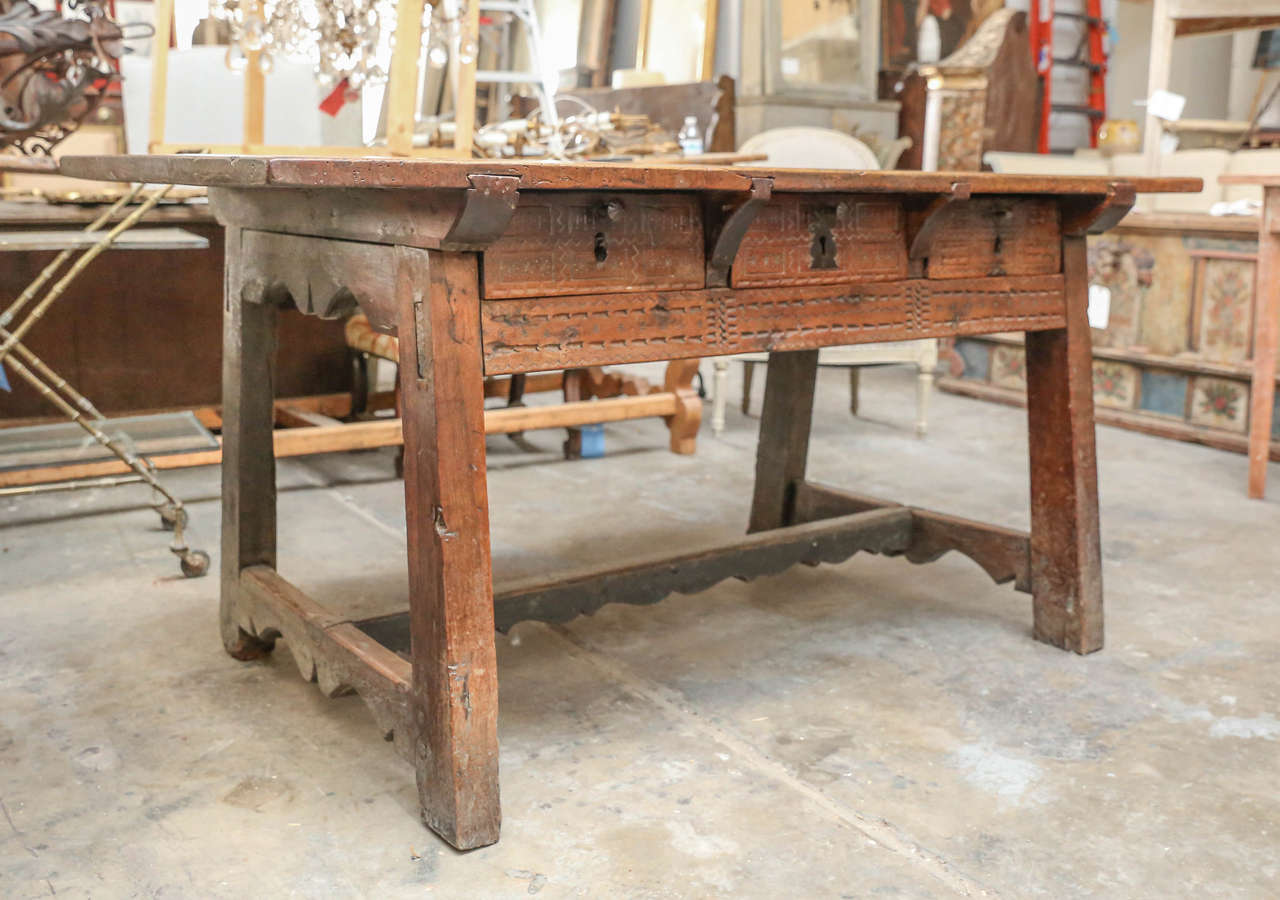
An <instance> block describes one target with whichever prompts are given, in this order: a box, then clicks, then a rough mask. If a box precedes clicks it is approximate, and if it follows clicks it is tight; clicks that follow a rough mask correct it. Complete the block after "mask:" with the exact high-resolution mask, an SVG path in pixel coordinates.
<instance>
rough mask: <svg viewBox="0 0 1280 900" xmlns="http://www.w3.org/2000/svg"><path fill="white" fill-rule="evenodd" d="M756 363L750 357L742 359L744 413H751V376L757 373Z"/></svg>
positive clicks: (746, 414)
mask: <svg viewBox="0 0 1280 900" xmlns="http://www.w3.org/2000/svg"><path fill="white" fill-rule="evenodd" d="M755 371H756V364H755V363H754V362H752V361H751V360H749V359H744V360H743V361H742V414H743V415H744V416H749V415H751V376H753V375H754V374H755Z"/></svg>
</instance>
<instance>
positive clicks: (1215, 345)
mask: <svg viewBox="0 0 1280 900" xmlns="http://www.w3.org/2000/svg"><path fill="white" fill-rule="evenodd" d="M987 158H988V160H989V161H990V162H991V163H992V164H993V165H994V166H995V167H996V170H997V171H999V172H1004V173H1009V174H1012V173H1019V172H1021V173H1028V172H1038V173H1041V174H1045V173H1048V174H1054V175H1068V174H1071V175H1093V174H1098V175H1110V176H1111V177H1125V174H1126V173H1128V172H1136V171H1141V170H1142V169H1143V168H1144V165H1145V162H1144V157H1143V156H1142V155H1141V154H1117V155H1115V156H1112V157H1106V158H1104V157H1100V156H1076V157H1044V156H1035V155H1030V154H989V155H988V157H987ZM1161 163H1162V170H1163V171H1164V172H1165V173H1178V172H1183V173H1192V172H1195V173H1199V174H1202V175H1203V176H1204V188H1203V189H1202V190H1201V191H1200V192H1199V193H1197V194H1160V195H1155V196H1144V197H1142V198H1140V200H1139V202H1138V204H1136V206H1135V209H1134V211H1133V212H1131V213H1130V214H1129V215H1128V216H1126V217H1125V218H1124V219H1123V220H1122V221H1121V222H1120V223H1119V224H1118V225H1117V226H1116V227H1115V228H1113V229H1112V230H1111V231H1109V232H1108V233H1107V234H1105V235H1100V236H1098V237H1093V238H1090V239H1089V263H1090V280H1091V283H1092V284H1094V285H1096V286H1097V287H1098V288H1099V289H1102V290H1104V291H1105V296H1106V307H1107V308H1106V311H1105V313H1104V314H1102V315H1100V316H1099V317H1098V319H1097V322H1096V324H1097V326H1098V327H1097V328H1095V329H1094V331H1093V336H1094V340H1093V344H1094V346H1093V360H1094V361H1093V366H1094V401H1095V403H1096V405H1097V418H1098V421H1100V422H1105V423H1106V424H1108V425H1116V426H1119V427H1122V428H1130V429H1134V430H1137V431H1143V432H1147V433H1149V434H1155V435H1159V436H1161V437H1168V438H1176V439H1178V440H1185V441H1192V442H1196V443H1201V444H1206V445H1208V446H1211V447H1216V448H1219V449H1223V450H1231V451H1234V452H1238V453H1245V452H1247V450H1248V446H1249V439H1248V434H1249V433H1250V431H1251V429H1253V428H1256V427H1259V426H1258V423H1259V421H1260V418H1259V416H1258V415H1257V414H1255V413H1252V412H1251V408H1252V409H1257V406H1256V405H1255V401H1254V392H1253V386H1252V384H1251V383H1252V382H1254V380H1255V377H1256V376H1255V370H1256V367H1255V363H1256V360H1257V356H1256V347H1257V340H1256V338H1255V333H1256V331H1257V328H1258V326H1259V324H1260V322H1261V319H1259V317H1258V316H1257V315H1256V313H1255V300H1254V284H1255V281H1256V279H1255V270H1256V268H1257V265H1258V233H1259V225H1260V221H1259V217H1258V216H1254V215H1247V216H1246V215H1229V216H1215V215H1210V214H1209V210H1210V209H1211V208H1213V207H1214V206H1215V205H1216V204H1220V203H1226V204H1239V203H1241V202H1242V201H1251V200H1254V199H1255V198H1256V199H1261V192H1262V188H1261V187H1259V182H1260V181H1261V180H1263V179H1261V178H1260V177H1259V176H1262V175H1266V174H1271V175H1273V176H1274V175H1275V174H1276V173H1280V151H1275V150H1240V151H1237V152H1234V153H1227V152H1226V151H1224V150H1186V151H1182V150H1180V151H1178V152H1177V153H1174V154H1170V155H1168V156H1164V157H1162V158H1161ZM1245 173H1254V174H1253V175H1247V174H1245ZM1219 176H1224V177H1219ZM956 350H957V352H958V354H959V358H958V359H956V361H955V365H954V367H953V370H952V374H953V377H946V378H942V379H940V380H939V386H940V387H941V388H942V389H943V390H947V391H955V392H958V393H963V394H968V395H970V396H976V397H981V398H983V399H989V400H997V401H1002V402H1009V403H1021V402H1023V396H1024V388H1025V379H1024V373H1023V369H1024V357H1023V352H1022V348H1021V341H1020V339H1019V338H1018V336H1016V335H982V336H968V337H965V338H963V339H962V340H959V341H957V342H956ZM1262 390H1265V388H1262ZM1272 405H1273V407H1274V405H1275V404H1274V403H1273V404H1272ZM1271 421H1272V425H1271V426H1270V429H1269V433H1270V444H1271V446H1270V451H1269V455H1270V457H1271V458H1272V459H1276V460H1280V417H1276V416H1274V415H1273V417H1272V420H1271ZM1266 430H1267V429H1265V428H1264V429H1263V431H1264V432H1265V431H1266Z"/></svg>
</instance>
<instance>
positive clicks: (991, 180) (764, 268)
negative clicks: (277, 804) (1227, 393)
mask: <svg viewBox="0 0 1280 900" xmlns="http://www.w3.org/2000/svg"><path fill="white" fill-rule="evenodd" d="M63 170H64V171H65V172H67V173H68V174H73V175H79V176H84V177H92V178H104V179H109V180H126V181H132V180H140V181H150V182H166V183H168V182H176V183H179V184H203V185H208V186H209V187H210V199H211V201H212V203H213V207H214V210H215V212H216V214H217V215H218V217H219V219H220V220H221V221H222V222H223V223H224V224H225V225H226V226H227V248H228V252H227V267H228V269H227V274H226V298H225V320H224V340H225V344H224V346H225V351H224V364H225V368H224V382H223V409H224V430H223V435H224V441H225V443H224V455H223V482H222V483H223V526H222V527H223V531H222V627H223V639H224V642H225V644H226V648H227V650H228V651H229V652H230V653H231V654H232V655H233V656H235V657H236V658H238V659H250V658H253V657H255V656H258V655H260V654H263V653H266V652H268V651H270V650H271V648H272V645H273V642H274V641H275V639H276V638H277V637H279V636H283V637H284V638H285V639H286V641H287V643H288V645H289V648H290V650H291V651H292V652H293V654H294V655H295V657H297V659H298V660H299V664H300V666H301V668H302V670H303V672H304V674H306V675H307V676H308V677H314V678H315V679H316V680H317V681H318V682H319V684H320V687H321V688H322V689H323V690H324V691H325V692H327V693H330V694H333V693H337V692H340V691H343V690H350V689H353V690H355V691H357V692H359V693H360V694H361V696H362V697H363V698H364V700H365V701H366V702H367V703H368V704H369V706H370V708H371V709H372V710H373V713H374V716H375V718H376V719H377V721H378V723H379V724H380V726H381V727H382V728H383V730H384V731H385V732H386V733H387V734H388V735H391V736H393V737H394V739H395V740H396V742H397V745H398V746H399V747H400V749H401V750H402V751H403V752H404V754H405V755H406V756H407V757H408V758H409V760H410V761H411V762H412V763H413V765H414V766H415V769H416V772H417V778H418V793H419V800H420V804H421V810H422V817H423V820H424V821H425V822H426V824H428V825H429V826H430V827H431V828H433V829H434V830H435V831H436V832H438V833H439V834H440V835H441V836H442V837H444V838H445V840H447V841H448V842H449V843H451V844H453V845H454V846H455V847H459V848H469V847H478V846H482V845H484V844H489V843H492V842H494V841H496V840H497V839H498V828H499V821H500V814H499V804H498V746H497V697H498V692H497V686H498V682H497V668H496V665H497V663H496V656H495V650H494V629H495V627H496V628H498V629H500V630H505V629H507V628H510V627H511V626H512V625H513V624H514V623H516V622H519V621H522V620H526V619H538V620H545V621H566V620H568V619H571V618H573V617H574V616H576V615H579V614H582V613H590V612H593V611H595V610H596V609H599V608H600V607H601V606H603V605H604V604H606V603H611V602H621V603H652V602H654V601H656V600H658V599H660V598H662V597H664V596H666V595H668V594H671V593H675V592H679V593H686V594H687V593H693V592H696V591H699V590H703V589H706V588H708V587H710V586H711V585H713V584H716V583H717V582H720V581H722V580H724V579H726V578H731V577H734V576H738V577H747V578H750V577H755V576H759V575H764V574H770V573H777V572H780V571H783V570H784V569H786V568H787V567H789V566H791V565H794V564H795V563H800V562H804V563H811V564H816V563H820V562H827V563H834V562H839V561H842V560H845V559H848V558H849V557H850V556H852V555H853V554H854V553H856V552H858V551H866V552H873V553H885V554H890V555H901V556H905V557H906V558H907V559H908V560H910V561H912V562H917V563H921V562H928V561H930V560H933V559H936V558H937V557H939V556H941V555H942V554H943V553H946V552H947V551H949V550H958V551H959V552H961V553H964V554H966V555H968V556H970V557H972V558H973V559H974V560H975V561H977V563H978V564H979V565H980V566H982V568H983V569H984V570H986V571H987V573H988V574H990V575H991V576H992V577H993V578H994V579H995V580H996V581H997V582H1000V583H1003V582H1013V583H1014V584H1015V586H1016V587H1017V588H1018V589H1019V590H1022V591H1028V592H1030V593H1031V595H1032V611H1033V621H1034V635H1035V637H1036V638H1038V639H1040V640H1042V641H1045V642H1048V643H1050V644H1053V645H1054V646H1057V647H1062V648H1064V649H1068V650H1074V651H1076V652H1078V653H1088V652H1091V651H1094V650H1097V649H1099V648H1100V647H1101V646H1102V579H1101V567H1100V548H1099V541H1098V499H1097V473H1096V462H1095V457H1094V422H1093V393H1092V378H1091V369H1090V347H1089V324H1088V321H1087V318H1086V306H1087V302H1088V272H1087V262H1086V257H1085V238H1084V235H1085V234H1086V233H1089V232H1093V231H1098V230H1102V229H1105V228H1106V227H1109V226H1110V225H1111V224H1114V222H1115V221H1116V220H1117V219H1118V218H1119V217H1120V216H1121V215H1122V214H1123V213H1124V212H1125V211H1126V210H1127V209H1128V208H1129V207H1130V206H1131V205H1132V203H1133V200H1134V192H1135V190H1197V189H1198V188H1199V182H1198V180H1196V179H1181V180H1172V179H1171V180H1165V181H1139V182H1136V183H1135V182H1114V181H1108V180H1105V179H1092V178H1031V177H1016V176H994V175H957V174H951V175H947V174H937V173H905V174H904V173H894V172H873V173H836V172H803V171H779V172H776V173H775V172H770V171H766V170H752V169H730V168H708V167H698V168H688V167H677V166H672V167H647V168H633V167H625V166H607V167H606V166H587V165H569V164H554V163H543V164H525V165H520V164H505V163H497V162H484V161H476V162H456V163H455V162H426V161H404V160H389V159H388V160H374V159H366V160H332V159H271V158H209V157H205V158H201V157H192V156H187V157H161V156H154V157H114V158H113V157H103V158H92V157H86V158H80V159H75V158H71V159H66V160H64V161H63ZM289 305H294V306H296V307H297V309H299V310H300V311H301V312H303V313H306V314H309V315H315V316H322V317H336V316H342V315H346V314H348V313H350V312H351V311H353V310H354V309H355V308H356V307H357V306H358V307H359V308H360V309H362V310H363V311H364V312H365V314H367V315H368V316H369V318H370V320H371V321H372V322H373V323H374V324H375V326H380V327H383V328H386V329H392V330H395V331H396V332H397V333H398V334H399V336H400V337H401V355H400V361H401V365H400V367H399V377H400V384H401V389H402V392H403V401H404V442H405V504H406V519H407V522H408V550H407V554H408V565H409V585H410V588H409V590H410V597H409V610H408V611H407V612H406V613H402V614H397V615H392V616H383V617H380V618H377V619H366V620H363V621H352V620H351V619H350V618H348V617H344V616H343V615H341V614H336V613H334V612H332V611H330V610H327V609H325V608H324V607H321V606H320V605H319V604H317V603H316V602H315V601H313V600H311V599H310V598H308V597H307V596H306V595H304V594H303V593H302V592H301V591H300V590H299V589H298V588H296V587H294V586H293V585H292V584H290V583H289V582H288V581H286V580H285V579H284V578H282V577H281V576H280V574H279V573H277V571H276V489H275V460H274V457H273V455H272V450H271V441H272V436H271V424H272V422H271V419H272V412H271V396H272V391H271V385H272V381H273V377H274V376H273V369H272V366H273V363H272V357H273V351H274V349H275V346H276V330H277V320H278V318H279V311H280V309H281V308H282V307H285V306H289ZM1010 330H1021V331H1025V332H1026V333H1027V380H1028V386H1029V391H1028V393H1029V398H1028V400H1029V403H1028V431H1029V443H1030V454H1031V531H1030V534H1027V533H1022V532H1017V531H1013V530H1009V529H1006V528H1001V527H998V526H994V525H986V524H983V523H979V522H972V521H968V520H964V519H958V518H955V517H953V516H949V515H945V514H943V513H937V512H931V511H928V510H922V509H914V508H909V507H906V506H902V505H899V504H897V503H893V502H891V501H885V500H877V499H874V498H870V497H865V496H861V495H857V494H852V493H849V492H847V491H844V490H839V489H836V488H831V487H825V486H822V485H819V484H816V483H814V482H811V481H808V480H806V478H805V461H806V453H807V447H808V440H809V427H810V419H811V414H812V407H813V389H814V381H815V373H816V369H817V359H818V348H820V347H824V346H838V345H845V344H856V343H863V342H876V341H887V340H903V339H913V338H941V337H952V336H955V335H962V334H975V333H986V332H1000V331H1010ZM762 350H768V351H770V352H771V353H772V356H771V358H770V362H769V372H768V379H767V383H766V388H765V399H764V413H763V419H762V423H761V431H760V441H759V449H758V453H757V463H756V480H755V488H754V497H753V501H752V509H751V516H750V522H749V523H748V531H749V534H748V536H747V537H745V538H743V539H740V540H737V541H734V542H731V543H729V544H726V545H722V546H718V547H713V548H709V549H703V550H699V551H695V552H688V553H684V554H681V555H678V556H674V557H668V558H661V559H654V558H648V559H642V560H637V561H633V562H630V563H619V562H617V561H614V560H609V561H605V562H604V563H603V564H602V565H601V566H600V567H599V568H595V569H590V570H585V571H577V572H569V573H560V574H553V575H548V576H545V577H541V578H532V579H527V580H524V581H521V582H518V583H507V584H502V583H499V585H498V587H497V588H496V589H495V587H494V583H493V575H492V571H491V565H490V546H489V502H488V494H487V486H486V476H485V441H484V433H485V427H484V395H483V376H484V375H486V374H507V373H516V372H531V371H538V370H546V369H566V368H577V367H584V366H595V365H607V364H617V363H628V362H644V361H656V360H668V359H693V358H698V357H706V356H724V355H730V354H735V353H743V352H751V351H762ZM975 652H980V648H976V649H975Z"/></svg>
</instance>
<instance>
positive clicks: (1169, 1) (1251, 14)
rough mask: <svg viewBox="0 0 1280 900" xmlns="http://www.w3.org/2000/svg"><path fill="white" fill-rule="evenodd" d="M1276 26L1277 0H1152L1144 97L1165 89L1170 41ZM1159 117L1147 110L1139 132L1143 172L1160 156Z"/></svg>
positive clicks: (1152, 169)
mask: <svg viewBox="0 0 1280 900" xmlns="http://www.w3.org/2000/svg"><path fill="white" fill-rule="evenodd" d="M1272 25H1280V0H1152V24H1151V60H1150V63H1149V66H1148V69H1147V94H1146V95H1147V96H1148V97H1151V96H1152V95H1153V94H1155V93H1156V91H1163V90H1168V88H1169V71H1170V69H1171V68H1172V66H1173V40H1174V38H1176V37H1184V36H1187V35H1193V34H1217V33H1220V32H1224V31H1238V30H1240V29H1247V28H1263V27H1267V26H1272ZM1162 122H1163V120H1161V119H1159V118H1157V117H1156V116H1154V115H1151V114H1149V113H1148V115H1147V116H1146V125H1145V128H1144V130H1143V134H1142V152H1143V153H1144V154H1145V156H1146V160H1147V169H1146V170H1147V171H1148V172H1155V171H1157V166H1158V165H1159V160H1160V157H1161V156H1162V155H1163V149H1164V148H1162V147H1161V146H1160V144H1161V136H1162V135H1163V133H1164V131H1163V125H1162Z"/></svg>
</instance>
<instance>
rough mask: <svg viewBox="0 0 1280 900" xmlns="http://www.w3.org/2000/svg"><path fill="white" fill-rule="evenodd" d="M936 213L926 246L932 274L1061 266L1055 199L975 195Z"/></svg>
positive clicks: (1045, 271)
mask: <svg viewBox="0 0 1280 900" xmlns="http://www.w3.org/2000/svg"><path fill="white" fill-rule="evenodd" d="M940 215H942V216H943V217H944V218H943V219H942V221H941V222H940V223H939V227H938V233H937V236H936V237H935V238H934V239H933V244H932V246H931V248H930V251H929V266H928V270H927V274H928V277H930V278H986V277H998V276H1001V275H1053V274H1055V273H1057V272H1061V271H1062V225H1061V221H1060V218H1059V212H1058V204H1057V202H1056V201H1054V200H1028V199H1026V198H1023V197H1009V198H1001V197H975V198H974V199H972V200H970V201H968V202H965V203H957V204H955V206H954V207H953V208H951V209H947V210H944V211H943V212H942V213H941V214H940Z"/></svg>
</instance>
